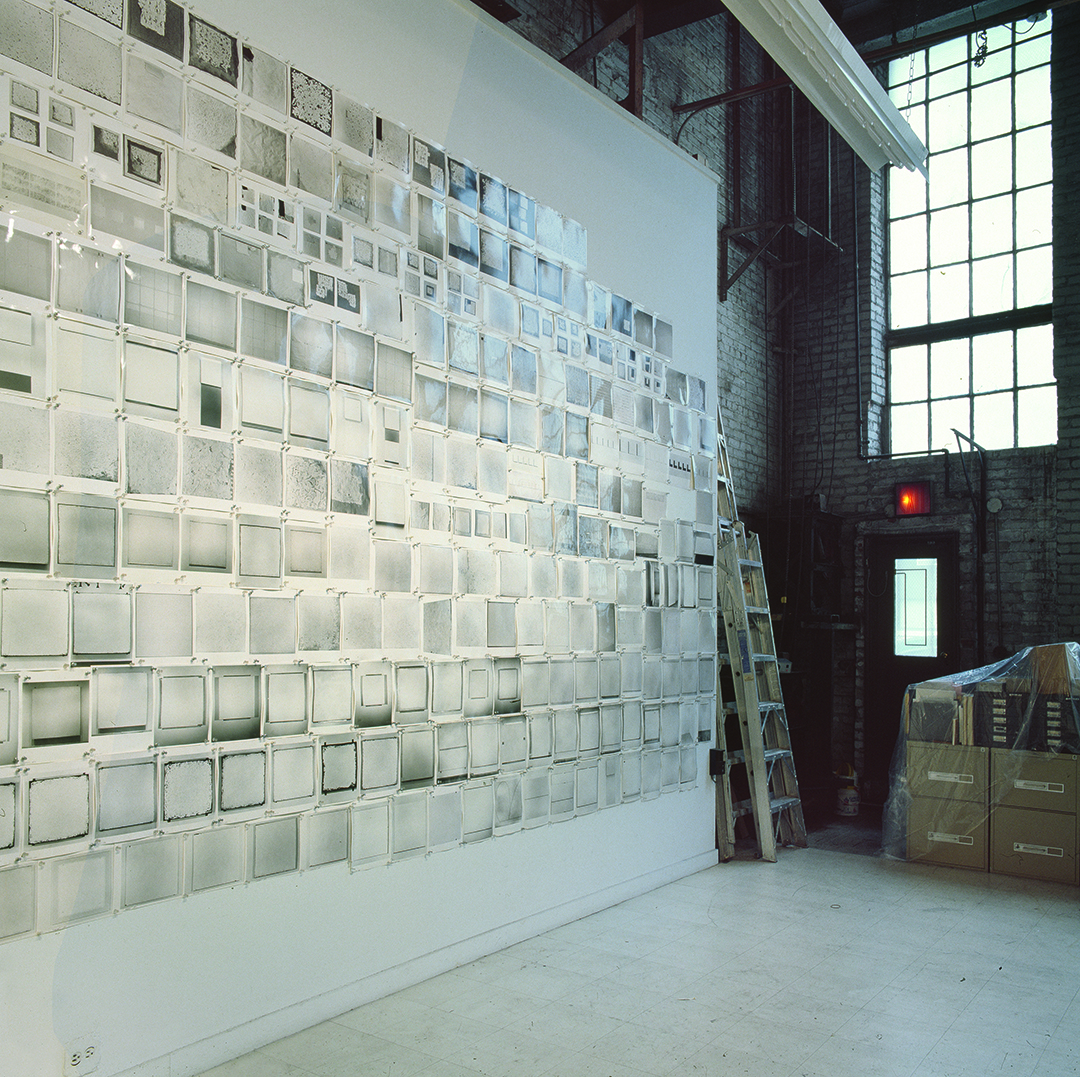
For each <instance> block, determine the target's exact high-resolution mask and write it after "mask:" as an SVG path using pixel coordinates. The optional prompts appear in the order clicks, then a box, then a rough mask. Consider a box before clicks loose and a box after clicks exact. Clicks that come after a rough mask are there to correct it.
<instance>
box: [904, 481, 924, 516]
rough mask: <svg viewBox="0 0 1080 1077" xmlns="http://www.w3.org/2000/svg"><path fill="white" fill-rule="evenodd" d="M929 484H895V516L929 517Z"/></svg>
mask: <svg viewBox="0 0 1080 1077" xmlns="http://www.w3.org/2000/svg"><path fill="white" fill-rule="evenodd" d="M932 490H933V485H932V484H931V483H929V482H898V483H897V484H896V515H897V516H929V515H930V512H931V500H932V499H931V496H930V495H931V492H932Z"/></svg>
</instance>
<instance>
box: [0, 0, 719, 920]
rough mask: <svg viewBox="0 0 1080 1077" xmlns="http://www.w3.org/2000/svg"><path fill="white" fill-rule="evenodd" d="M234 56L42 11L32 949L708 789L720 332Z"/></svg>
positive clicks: (4, 485)
mask: <svg viewBox="0 0 1080 1077" xmlns="http://www.w3.org/2000/svg"><path fill="white" fill-rule="evenodd" d="M204 14H207V15H208V14H209V13H208V12H207V13H201V12H196V11H194V10H188V9H186V8H184V7H181V6H180V5H178V4H176V3H173V2H172V0H159V2H156V3H154V4H148V3H144V2H140V0H128V2H127V3H126V4H125V3H124V2H123V0H85V2H84V3H79V4H78V5H77V6H76V5H73V4H67V3H60V4H58V5H57V6H56V8H55V9H47V8H43V7H39V6H37V5H35V4H32V3H29V2H28V0H0V54H2V55H0V102H2V103H3V112H4V116H3V121H2V122H3V138H2V140H0V210H2V215H0V229H2V231H0V468H2V470H0V571H2V573H3V581H2V585H0V909H3V910H4V915H3V917H0V936H3V937H4V938H6V939H13V938H17V937H21V936H26V935H30V934H34V933H40V932H48V931H51V930H54V929H56V928H59V927H62V926H66V925H68V924H70V923H73V922H77V921H83V920H87V919H93V918H95V917H102V916H106V915H110V914H113V913H114V912H117V911H120V910H123V909H125V908H130V907H134V906H140V905H145V904H147V903H152V902H157V901H161V900H164V899H168V898H176V897H180V896H183V895H192V894H196V893H200V892H203V891H206V890H210V889H214V888H219V887H227V886H232V885H235V884H238V883H245V882H250V883H255V882H257V881H258V880H261V879H264V878H268V877H272V876H279V875H282V874H288V873H294V872H299V871H303V870H306V869H308V868H313V867H318V866H322V865H328V864H338V865H342V864H344V865H348V866H349V868H350V869H359V868H362V867H365V866H369V865H372V864H386V863H388V862H393V861H397V860H403V859H410V858H415V857H419V856H423V855H426V854H428V853H430V852H433V851H441V850H446V849H451V848H454V847H457V846H459V845H464V844H470V843H473V842H482V841H486V840H488V839H491V838H493V837H496V836H502V835H506V834H512V833H514V832H517V831H522V830H530V829H534V828H538V827H549V826H551V825H553V824H561V823H563V822H564V821H568V820H572V819H574V818H576V817H580V816H583V815H589V814H592V813H595V812H597V811H600V810H602V809H617V808H619V807H620V806H622V805H625V804H627V803H630V802H636V801H640V800H647V799H650V798H655V797H659V796H661V795H662V794H664V795H666V794H677V793H679V792H680V791H686V790H688V789H695V788H699V787H700V785H701V783H703V782H704V781H705V780H706V779H705V778H704V776H703V775H702V773H701V772H700V770H699V749H698V745H699V743H700V742H701V741H702V740H707V739H708V738H709V736H710V730H711V727H712V724H713V714H714V705H715V703H714V684H715V673H716V670H715V630H716V626H715V570H714V566H713V549H714V544H715V442H716V425H715V418H714V414H715V413H714V411H713V410H712V408H713V405H712V401H713V400H714V399H715V397H714V394H713V391H712V389H711V388H708V389H707V387H706V382H705V380H704V378H703V377H701V376H700V375H701V370H700V363H698V364H697V366H695V361H694V360H693V359H692V358H691V357H688V356H685V355H681V354H680V351H679V346H678V342H679V325H678V322H677V319H676V318H674V317H671V316H670V315H666V314H665V312H663V311H659V312H658V311H654V310H651V309H649V308H648V307H647V306H639V305H638V304H637V303H636V302H635V301H634V297H633V296H632V295H625V296H624V295H621V294H618V292H616V291H613V290H611V289H610V288H608V287H605V286H604V284H603V282H597V281H595V280H593V279H591V277H590V275H589V270H588V257H587V253H588V242H587V235H586V229H585V227H584V226H583V225H582V224H580V223H578V222H577V221H575V220H573V219H571V218H569V217H566V216H564V215H562V214H561V213H560V212H559V211H558V208H557V207H550V206H547V205H544V204H543V203H542V202H540V201H537V200H536V199H534V198H533V197H532V196H530V194H529V192H528V191H526V190H520V189H518V188H517V187H516V186H514V184H513V183H512V182H506V181H504V180H503V179H501V178H500V177H499V176H498V175H496V174H494V173H493V172H492V171H488V170H486V167H485V162H484V161H483V160H476V161H471V160H465V159H464V158H463V157H461V156H457V155H455V149H454V147H453V146H448V147H444V146H442V145H439V144H436V143H435V142H434V141H429V140H428V139H427V138H425V137H424V132H422V131H411V130H409V129H407V128H406V127H405V126H403V125H402V124H401V123H399V122H397V121H396V120H395V118H393V117H392V116H388V115H382V114H381V113H379V112H376V111H373V110H372V109H371V108H369V107H367V106H366V105H365V104H363V103H362V100H361V95H360V94H356V95H354V96H348V95H347V94H346V93H344V92H339V91H338V90H337V89H336V88H334V87H332V86H330V85H328V84H327V83H326V82H324V81H321V80H320V77H319V75H320V73H319V72H318V71H316V70H312V71H310V72H309V71H307V70H302V69H300V68H298V67H296V66H290V65H289V64H286V63H285V62H283V61H282V60H281V59H279V58H277V57H275V56H273V55H271V54H269V53H267V52H264V51H261V50H260V49H259V48H258V47H256V45H255V44H252V43H249V42H248V41H247V40H246V39H244V38H241V37H238V36H235V35H234V34H231V33H228V32H226V31H224V30H222V29H220V28H218V26H216V25H215V24H214V22H213V21H208V19H207V18H204V17H203V15H204ZM252 36H253V38H254V37H255V36H256V35H254V34H253V35H252ZM669 319H670V320H669ZM705 366H706V368H708V367H709V366H711V362H710V360H709V358H708V357H706V359H705Z"/></svg>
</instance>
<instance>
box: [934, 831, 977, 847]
mask: <svg viewBox="0 0 1080 1077" xmlns="http://www.w3.org/2000/svg"><path fill="white" fill-rule="evenodd" d="M926 837H927V840H928V841H932V842H933V841H936V842H938V843H944V844H946V845H974V844H975V839H974V838H973V837H971V836H970V835H969V834H946V833H944V832H943V831H940V830H928V831H927V832H926Z"/></svg>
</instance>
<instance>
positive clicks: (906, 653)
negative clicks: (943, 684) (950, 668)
mask: <svg viewBox="0 0 1080 1077" xmlns="http://www.w3.org/2000/svg"><path fill="white" fill-rule="evenodd" d="M894 573H895V575H894V600H893V653H894V654H896V655H899V656H903V657H910V658H934V657H936V656H937V652H938V601H937V558H936V557H898V558H897V559H896V564H895V569H894Z"/></svg>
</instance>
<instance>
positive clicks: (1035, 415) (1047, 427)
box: [1016, 385, 1057, 445]
mask: <svg viewBox="0 0 1080 1077" xmlns="http://www.w3.org/2000/svg"><path fill="white" fill-rule="evenodd" d="M1017 398H1018V399H1017V402H1016V443H1017V444H1018V445H1053V444H1054V442H1055V441H1057V386H1055V385H1048V386H1046V388H1044V389H1021V390H1020V392H1019V393H1018V394H1017Z"/></svg>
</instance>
